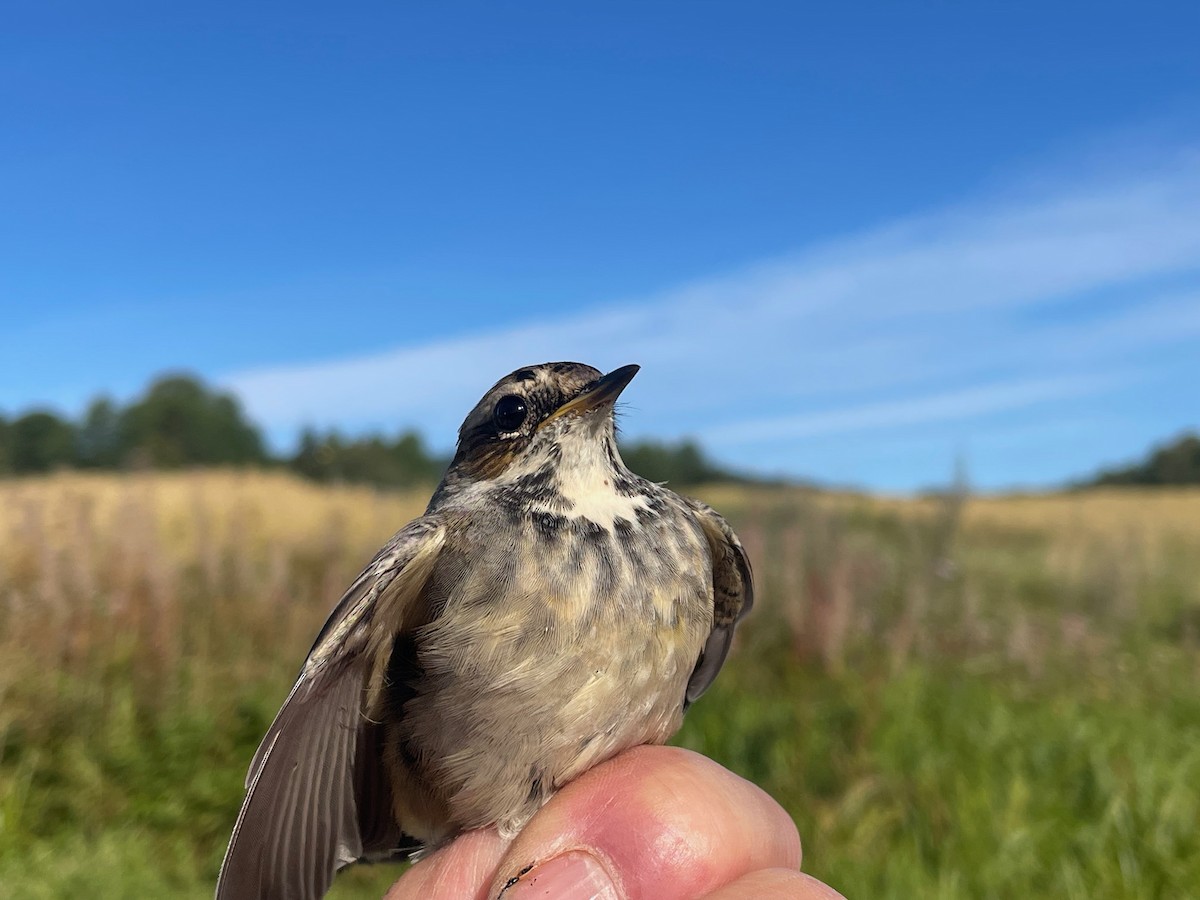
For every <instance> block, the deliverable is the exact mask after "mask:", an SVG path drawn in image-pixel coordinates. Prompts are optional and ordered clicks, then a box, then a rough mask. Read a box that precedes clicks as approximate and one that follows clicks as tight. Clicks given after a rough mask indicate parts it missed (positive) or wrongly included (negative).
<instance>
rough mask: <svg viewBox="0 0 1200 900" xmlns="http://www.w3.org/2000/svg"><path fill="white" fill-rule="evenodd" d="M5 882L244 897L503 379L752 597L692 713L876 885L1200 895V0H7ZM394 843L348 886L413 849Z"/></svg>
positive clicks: (2, 287) (377, 891) (367, 881)
mask: <svg viewBox="0 0 1200 900" xmlns="http://www.w3.org/2000/svg"><path fill="white" fill-rule="evenodd" d="M5 18H6V23H5V27H4V28H3V29H0V117H2V119H3V121H4V122H5V126H4V129H3V140H2V141H0V198H2V200H0V897H14V898H18V897H19V898H26V897H31V898H38V897H47V898H53V897H66V896H79V895H84V894H86V895H88V896H92V897H101V898H108V897H111V898H120V897H144V896H172V897H175V896H178V897H206V896H210V895H211V889H212V884H213V881H214V879H215V876H216V871H217V868H218V866H219V862H220V857H221V854H222V852H223V850H224V845H225V841H226V840H227V837H228V834H229V831H230V829H231V826H232V823H233V820H234V817H235V815H236V812H237V808H238V805H239V803H240V801H241V797H242V779H243V776H244V773H245V768H246V765H247V764H248V761H249V758H250V756H251V754H252V752H253V750H254V747H255V746H256V745H257V742H258V740H259V738H260V737H261V735H262V734H263V732H264V731H265V729H266V727H267V725H268V724H269V722H270V720H271V718H272V717H273V715H274V712H275V710H276V709H277V707H278V705H279V703H280V701H281V700H282V698H283V696H284V695H285V694H286V691H287V688H288V686H289V685H290V683H291V680H292V678H293V676H294V674H295V672H296V669H297V667H298V665H299V663H300V661H301V659H302V658H303V654H304V652H305V651H306V650H307V648H308V646H309V644H310V642H311V640H312V636H313V634H314V633H315V631H316V629H317V628H318V627H319V625H320V623H321V622H322V621H323V619H324V617H325V615H326V614H327V613H328V611H329V609H330V608H331V607H332V605H333V603H334V602H335V600H336V599H337V597H338V596H339V595H340V593H341V591H342V589H343V588H344V587H345V586H346V585H347V584H348V583H349V581H350V580H351V579H352V578H353V577H354V576H355V575H356V574H357V573H358V571H359V570H360V569H361V567H362V566H363V564H364V563H365V562H366V561H367V560H368V559H369V558H370V557H371V555H372V554H373V553H374V551H375V550H376V549H377V548H378V546H380V545H381V544H382V542H383V541H384V540H386V538H387V537H388V536H390V535H391V534H392V533H393V532H394V531H395V530H397V529H398V528H399V527H400V526H401V525H403V524H404V523H405V522H406V521H407V520H408V519H409V518H411V517H413V516H415V515H419V514H420V512H421V511H422V510H423V508H424V503H425V501H426V500H427V498H428V496H429V492H430V490H431V489H432V487H433V485H434V484H435V483H436V481H437V479H438V478H439V476H440V473H441V471H442V469H443V468H444V466H445V463H446V460H447V459H448V457H449V454H450V453H451V452H452V450H453V445H454V438H455V429H456V428H457V426H458V424H459V422H460V421H461V419H462V417H463V416H464V415H465V413H466V412H467V410H468V409H469V408H470V407H471V406H472V405H473V404H474V403H475V401H476V400H477V399H478V397H479V396H480V395H481V394H482V392H483V391H484V390H485V389H486V388H487V387H488V386H489V385H491V384H492V383H493V382H494V381H495V380H496V379H497V378H499V377H500V376H502V375H504V374H506V373H507V372H509V371H511V370H512V369H515V368H517V367H519V366H521V365H525V364H529V363H534V362H542V361H546V360H556V359H574V360H580V361H583V362H587V363H590V364H593V365H595V366H597V367H599V368H602V369H605V370H607V369H611V368H614V367H616V366H618V365H622V364H625V363H630V362H637V363H640V364H641V365H642V367H643V368H642V372H641V374H640V375H639V377H638V378H637V380H636V381H635V382H634V383H633V385H631V387H630V389H629V390H628V391H627V393H626V398H627V402H626V404H625V405H624V407H623V410H622V418H621V424H622V428H623V448H624V454H625V458H626V460H627V462H628V463H629V465H630V467H631V468H633V469H634V470H635V471H637V472H639V473H641V474H643V475H645V476H647V477H649V478H653V479H654V480H660V481H661V480H666V481H669V482H670V484H671V485H672V486H673V487H676V488H678V489H680V490H683V491H686V492H689V493H693V494H695V495H697V496H699V497H701V498H703V499H705V500H707V501H708V502H710V503H712V504H713V505H715V506H716V507H717V508H718V509H720V510H721V511H722V512H724V513H725V514H726V515H727V516H728V517H729V518H730V520H731V521H732V522H733V524H734V525H735V527H736V528H737V529H738V531H739V532H740V534H741V535H742V537H743V539H744V541H745V543H746V546H747V548H748V550H749V552H750V554H751V558H752V561H753V563H754V566H755V571H756V576H757V581H758V584H759V596H760V601H759V606H758V608H757V609H756V611H755V614H754V616H753V617H752V618H751V619H750V620H748V621H747V623H746V626H745V628H744V629H743V631H742V632H741V634H740V637H739V644H738V646H737V648H736V650H735V655H734V657H733V658H732V660H731V662H730V664H729V665H728V666H727V667H726V670H725V672H724V673H723V674H722V677H721V678H720V679H719V680H718V682H717V685H716V687H715V688H714V689H713V691H712V692H710V694H708V695H706V697H705V698H704V700H703V701H702V702H700V703H699V704H697V706H696V707H695V708H694V710H693V711H692V712H691V713H690V714H689V719H688V722H687V724H686V725H685V728H684V731H683V732H682V733H681V735H680V737H679V738H678V739H677V741H678V742H679V743H681V744H684V745H686V746H690V747H693V748H696V749H698V750H701V751H703V752H704V753H707V754H709V755H711V756H713V757H714V758H716V759H718V760H719V761H721V762H722V763H724V764H725V765H727V766H729V767H730V768H732V769H734V770H735V771H737V772H739V773H741V774H743V775H745V776H746V777H748V778H750V779H752V780H754V781H756V782H757V783H759V784H761V785H762V786H764V787H765V788H766V789H768V790H769V791H770V792H771V793H772V794H773V795H774V796H776V797H777V798H778V799H779V800H780V802H781V803H783V804H784V805H785V806H786V807H787V808H788V809H789V811H790V812H791V813H792V814H793V816H794V817H795V819H796V821H797V823H798V825H799V826H800V829H801V833H802V835H803V838H804V841H805V868H806V869H807V870H808V871H810V872H812V873H813V874H815V875H817V876H819V877H821V878H823V879H826V880H828V881H829V882H830V883H832V884H833V885H834V886H835V887H837V888H838V889H839V890H841V891H842V892H843V893H845V894H846V895H847V896H849V897H851V898H856V897H863V898H865V897H895V898H901V897H913V896H934V897H942V898H960V897H961V898H976V897H1008V896H1056V897H1068V898H1084V897H1086V898H1098V897H1101V898H1117V897H1122V898H1125V897H1130V898H1132V897H1137V898H1152V897H1171V898H1179V897H1187V896H1200V893H1198V891H1200V889H1198V888H1197V887H1196V885H1200V838H1198V837H1197V834H1198V833H1200V832H1198V829H1200V792H1198V791H1197V788H1196V786H1197V785H1200V691H1197V690H1196V684H1197V683H1198V679H1200V437H1197V434H1196V431H1195V429H1196V428H1197V427H1198V426H1200V405H1198V403H1197V400H1196V396H1197V391H1196V385H1197V384H1198V383H1200V54H1198V53H1196V49H1195V35H1196V34H1197V33H1200V11H1198V8H1197V7H1196V6H1195V5H1194V4H1186V3H1177V4H1171V3H1162V4H1138V5H1134V4H1130V3H1127V4H1120V3H1091V4H1086V5H1085V4H1073V3H1049V4H1047V3H1038V4H1032V3H1008V4H970V5H967V4H947V3H932V4H826V5H825V6H820V7H817V6H811V5H808V6H804V5H800V4H785V3H776V4H773V3H755V2H751V3H739V4H732V3H689V4H682V3H680V4H645V3H643V4H627V3H608V4H604V5H596V6H594V7H592V8H584V7H582V6H580V5H578V4H570V5H562V4H545V3H529V4H521V5H517V4H484V3H458V2H450V3H443V4H438V5H421V6H416V5H408V6H401V5H397V4H382V3H366V4H360V5H358V6H355V7H353V8H345V9H338V10H334V9H333V8H331V7H329V6H327V5H321V4H313V3H307V2H296V3H291V4H259V5H256V6H255V7H254V8H247V7H246V6H245V5H244V4H230V3H209V4H205V5H203V6H200V5H190V6H189V5H181V4H173V5H168V6H162V5H158V6H155V5H150V4H138V3H125V2H115V3H109V4H103V5H96V4H73V3H58V2H39V3H26V2H23V0H18V2H16V3H14V4H10V5H9V6H8V7H7V9H6V17H5ZM395 877H396V871H395V870H390V869H379V868H375V869H369V870H365V871H353V872H350V873H348V874H346V875H344V876H343V877H341V878H340V879H339V883H338V885H337V886H336V887H335V895H336V896H341V897H378V896H381V895H382V892H383V890H384V889H385V888H386V886H387V885H388V884H390V882H391V881H392V880H393V879H394V878H395Z"/></svg>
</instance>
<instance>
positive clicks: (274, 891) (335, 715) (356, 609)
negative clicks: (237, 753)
mask: <svg viewBox="0 0 1200 900" xmlns="http://www.w3.org/2000/svg"><path fill="white" fill-rule="evenodd" d="M445 534H446V532H445V528H444V527H443V526H442V525H441V524H440V523H438V522H436V521H434V520H432V519H430V518H428V517H427V518H424V519H417V520H416V521H414V522H412V523H411V524H410V525H408V526H407V527H406V528H404V529H403V530H402V531H400V532H399V533H398V534H397V535H396V536H395V537H394V538H393V539H392V540H391V541H390V542H389V543H388V545H387V546H386V547H384V549H383V550H381V551H380V553H379V554H378V555H377V556H376V557H375V559H374V560H372V562H371V564H370V565H369V566H368V567H367V568H366V570H365V571H364V572H363V573H362V574H361V575H360V576H359V577H358V578H357V579H356V580H355V582H354V584H353V585H351V587H350V589H349V590H348V591H347V592H346V593H345V595H344V596H343V597H342V599H341V601H340V602H339V603H338V605H337V607H336V608H335V609H334V611H333V614H332V615H330V617H329V619H328V620H327V621H326V623H325V625H324V627H323V628H322V629H321V632H320V634H319V635H318V636H317V640H316V642H315V643H314V644H313V647H312V650H311V651H309V654H308V658H307V659H306V660H305V663H304V667H303V668H302V669H301V672H300V676H299V677H298V678H297V680H296V683H295V685H293V687H292V690H291V691H290V693H289V694H288V697H287V699H286V700H285V701H284V703H283V707H282V708H281V709H280V710H279V713H278V715H276V717H275V721H274V722H273V723H272V724H271V727H270V728H269V729H268V731H267V734H266V737H264V738H263V741H262V743H261V744H260V745H259V748H258V750H257V752H256V753H255V755H254V759H253V761H252V762H251V764H250V769H249V772H248V773H247V776H246V799H245V801H244V802H243V804H242V809H241V812H240V813H239V814H238V818H237V823H236V824H235V825H234V829H233V836H232V838H231V839H230V842H229V849H228V850H227V851H226V853H225V861H224V863H223V864H222V866H221V874H220V876H219V879H218V881H217V893H216V896H217V898H218V900H255V898H261V900H309V898H312V900H316V898H319V897H321V896H323V895H324V893H325V892H326V891H327V890H328V889H329V885H330V884H331V883H332V882H333V876H334V875H335V874H336V873H337V870H338V869H340V868H342V867H343V866H345V865H347V864H349V863H351V862H353V861H354V860H356V859H359V858H360V857H362V856H363V855H364V850H366V851H372V852H376V853H378V852H380V850H381V849H389V848H381V847H378V846H375V847H371V846H368V847H364V831H365V832H366V835H365V836H366V837H367V840H368V841H378V840H379V839H381V838H387V839H394V840H399V837H400V835H399V830H398V829H397V828H395V827H392V828H388V827H385V825H384V824H381V820H383V819H385V818H386V816H387V815H388V814H390V810H386V811H385V810H382V809H380V808H379V807H378V798H377V797H374V796H371V797H366V796H364V797H363V798H361V801H360V798H359V797H358V796H357V789H358V788H359V787H361V786H363V785H366V784H371V785H377V784H378V783H379V782H380V780H381V779H382V773H380V772H378V771H376V768H377V762H376V760H374V758H373V756H372V754H370V753H369V751H367V748H365V747H360V746H359V745H360V740H362V739H363V736H364V734H365V733H367V732H370V733H371V734H372V735H373V734H374V732H373V729H374V726H373V725H371V723H369V722H367V721H366V719H365V718H364V716H363V715H362V708H363V699H364V692H365V690H366V687H367V681H368V679H369V677H370V673H371V669H372V657H371V653H372V648H373V647H376V646H379V645H380V642H379V640H378V638H373V637H372V631H373V630H374V631H379V630H383V631H386V632H388V634H389V635H391V634H394V633H395V632H397V631H400V630H403V628H405V627H406V618H407V617H408V616H410V615H415V614H416V613H415V612H414V609H415V607H416V606H418V605H419V603H418V601H419V599H420V595H421V591H422V588H423V587H424V585H425V582H426V581H427V580H428V577H429V574H430V572H431V571H432V568H433V564H434V562H435V561H436V559H437V556H438V552H439V551H440V549H441V547H442V544H443V543H444V541H445ZM372 624H374V625H375V626H376V627H375V628H374V629H372V627H371V626H372ZM389 643H390V642H389ZM370 740H373V737H372V738H370ZM364 751H365V752H364ZM360 807H361V813H360Z"/></svg>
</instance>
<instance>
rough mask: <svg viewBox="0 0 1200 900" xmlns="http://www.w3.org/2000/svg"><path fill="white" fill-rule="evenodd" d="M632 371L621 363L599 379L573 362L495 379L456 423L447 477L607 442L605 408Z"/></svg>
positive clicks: (477, 476)
mask: <svg viewBox="0 0 1200 900" xmlns="http://www.w3.org/2000/svg"><path fill="white" fill-rule="evenodd" d="M637 372H638V367H637V366H622V367H621V368H619V369H614V370H613V371H612V372H609V373H608V374H607V375H602V374H601V373H600V371H599V370H598V369H594V368H592V367H591V366H587V365H584V364H583V363H574V362H555V363H542V364H541V365H537V366H525V367H524V368H521V369H517V370H516V371H515V372H513V373H512V374H510V375H506V376H505V377H504V378H501V379H500V380H499V381H498V382H496V384H495V385H494V386H493V387H492V388H491V390H489V391H488V392H487V393H486V394H484V395H483V399H482V400H480V401H479V403H477V404H476V405H475V408H474V409H472V410H471V412H470V414H469V415H468V416H467V418H466V420H465V421H464V422H463V424H462V427H461V428H460V429H459V430H458V447H457V450H456V451H455V454H454V461H453V462H452V463H451V464H450V472H449V473H448V475H452V476H456V477H460V478H467V479H470V480H472V481H479V480H484V479H495V478H500V477H501V476H503V475H504V474H505V473H506V472H509V471H511V470H513V468H514V467H517V468H522V466H520V464H521V463H533V462H534V461H535V459H536V458H540V457H541V456H542V455H547V456H549V455H552V454H555V453H557V454H564V455H575V454H576V453H577V452H579V451H582V450H590V449H601V448H605V447H607V446H609V445H612V441H613V433H614V432H613V406H614V404H615V403H616V400H617V397H619V396H620V394H621V391H623V390H624V389H625V386H626V385H627V384H629V382H630V381H632V380H633V376H634V375H636V374H637ZM613 446H614V448H615V445H613ZM552 448H557V449H552ZM614 454H615V449H614ZM616 459H617V460H619V457H617V458H616Z"/></svg>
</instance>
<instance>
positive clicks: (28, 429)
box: [8, 411, 75, 475]
mask: <svg viewBox="0 0 1200 900" xmlns="http://www.w3.org/2000/svg"><path fill="white" fill-rule="evenodd" d="M8 441H9V459H10V463H11V470H12V471H13V472H14V473H16V474H18V475H22V474H25V473H31V472H49V471H50V470H51V469H57V468H59V467H60V466H69V465H71V464H72V463H74V461H75V427H74V426H73V425H72V424H71V423H70V422H67V421H65V420H63V419H60V418H59V417H58V416H56V415H54V413H51V412H43V411H37V412H30V413H26V414H25V415H23V416H21V417H20V418H18V419H16V420H15V421H14V422H13V423H12V425H11V426H9V438H8Z"/></svg>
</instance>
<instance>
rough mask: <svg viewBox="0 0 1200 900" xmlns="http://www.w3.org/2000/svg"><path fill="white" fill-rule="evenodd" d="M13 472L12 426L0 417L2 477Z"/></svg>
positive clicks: (0, 470)
mask: <svg viewBox="0 0 1200 900" xmlns="http://www.w3.org/2000/svg"><path fill="white" fill-rule="evenodd" d="M11 472H12V425H10V424H9V421H8V419H6V418H4V416H0V476H3V475H8V474H10V473H11Z"/></svg>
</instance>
